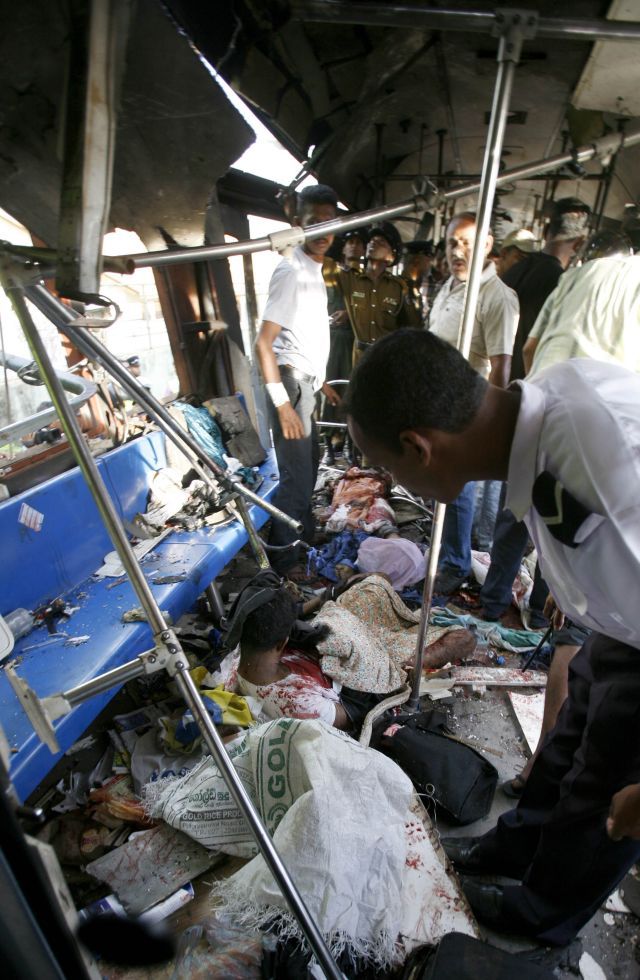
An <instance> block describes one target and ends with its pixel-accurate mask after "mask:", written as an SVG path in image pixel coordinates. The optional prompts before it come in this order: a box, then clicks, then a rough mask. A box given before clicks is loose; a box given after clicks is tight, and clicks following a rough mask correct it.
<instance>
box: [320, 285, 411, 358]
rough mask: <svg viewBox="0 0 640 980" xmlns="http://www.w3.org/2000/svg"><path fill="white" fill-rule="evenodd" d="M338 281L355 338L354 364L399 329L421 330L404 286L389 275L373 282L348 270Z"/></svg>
mask: <svg viewBox="0 0 640 980" xmlns="http://www.w3.org/2000/svg"><path fill="white" fill-rule="evenodd" d="M338 281H339V284H340V288H341V290H342V295H343V296H344V302H345V306H346V308H347V313H348V314H349V320H350V321H351V326H352V328H353V332H354V335H355V343H354V347H353V363H354V364H356V363H357V362H358V360H359V358H360V357H361V356H362V352H363V351H364V350H366V348H367V347H369V346H370V345H371V344H373V343H374V342H375V341H376V340H379V339H380V338H381V337H385V336H386V335H387V334H388V333H392V332H393V331H394V330H397V329H398V328H399V327H421V326H422V322H421V319H420V314H419V313H418V311H417V310H416V308H415V306H414V305H413V303H412V302H411V298H410V296H409V290H408V288H407V285H406V283H405V282H403V280H402V279H400V278H399V277H398V276H394V275H392V274H391V273H390V272H383V273H382V275H381V276H380V278H379V279H372V278H371V277H370V276H368V275H367V273H366V272H360V271H357V270H355V269H349V270H348V271H347V272H345V271H343V270H341V271H340V272H339V273H338Z"/></svg>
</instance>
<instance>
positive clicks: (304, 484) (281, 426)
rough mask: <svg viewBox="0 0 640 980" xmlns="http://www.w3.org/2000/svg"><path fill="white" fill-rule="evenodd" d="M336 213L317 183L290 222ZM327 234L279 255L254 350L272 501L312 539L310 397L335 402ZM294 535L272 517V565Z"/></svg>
mask: <svg viewBox="0 0 640 980" xmlns="http://www.w3.org/2000/svg"><path fill="white" fill-rule="evenodd" d="M337 212H338V199H337V197H336V194H335V192H334V191H333V190H332V189H331V188H330V187H326V186H325V185H323V184H316V185H314V186H311V187H305V188H304V190H303V191H302V192H301V193H300V195H299V203H298V217H297V219H296V223H297V224H299V225H300V226H301V227H303V228H305V227H307V226H309V225H315V224H319V223H320V222H322V221H330V220H331V219H332V218H335V217H336V215H337ZM332 241H333V235H325V236H323V237H322V238H315V239H313V240H312V241H308V242H305V244H304V245H302V246H300V245H299V246H297V247H296V248H295V249H294V250H293V254H292V256H291V258H285V259H282V261H281V262H280V263H279V265H278V266H277V267H276V269H275V271H274V273H273V275H272V277H271V282H270V283H269V296H268V298H267V305H266V307H265V309H264V313H263V320H262V325H261V327H260V331H259V333H258V339H257V341H256V354H257V357H258V362H259V364H260V368H261V371H262V376H263V378H264V380H265V384H266V387H267V392H268V394H269V399H270V402H271V406H270V409H271V411H270V416H271V426H272V433H273V443H274V448H275V451H276V457H277V460H278V469H279V472H280V483H279V486H278V489H277V491H276V494H275V496H274V499H273V503H274V504H275V506H276V507H279V508H280V509H281V510H283V511H284V512H285V514H288V515H289V516H290V517H294V518H295V519H296V520H298V521H301V522H302V523H303V525H304V532H303V538H304V540H305V541H308V542H309V543H311V542H312V541H313V533H314V522H313V514H312V511H311V496H312V493H313V488H314V486H315V481H316V476H317V472H318V459H319V453H318V437H317V433H316V427H315V423H314V420H313V413H314V410H315V394H316V392H317V391H319V390H320V389H322V391H323V393H324V395H325V396H326V398H327V400H328V401H329V402H330V403H331V404H332V405H337V404H338V403H339V401H340V399H339V397H338V395H337V393H336V392H335V391H334V389H333V388H331V387H330V386H329V385H327V384H326V383H325V371H326V366H327V358H328V356H329V318H328V313H327V289H326V286H325V284H324V278H323V275H322V262H323V259H324V257H325V255H326V253H327V251H328V249H329V247H330V246H331V243H332ZM295 538H296V534H295V532H294V531H293V530H292V529H291V528H288V527H286V526H285V525H284V524H282V523H281V522H280V521H274V522H273V524H272V529H271V536H270V543H271V544H272V545H274V546H276V547H282V548H284V549H286V550H283V551H282V552H277V553H275V555H276V557H273V558H272V562H271V563H272V565H273V567H274V568H276V569H277V570H278V571H279V572H285V571H286V570H287V569H288V568H290V567H291V566H292V565H294V564H295V562H296V557H297V556H296V554H295V549H289V548H287V546H288V545H290V544H291V542H293V541H294V540H295Z"/></svg>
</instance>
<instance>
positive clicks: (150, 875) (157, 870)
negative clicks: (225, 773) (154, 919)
mask: <svg viewBox="0 0 640 980" xmlns="http://www.w3.org/2000/svg"><path fill="white" fill-rule="evenodd" d="M216 860H218V857H217V855H215V854H212V853H211V852H210V851H208V850H207V849H206V848H205V847H202V845H201V844H198V843H197V842H196V841H193V840H191V838H189V837H187V836H186V834H183V833H181V831H179V830H175V829H174V828H173V827H168V826H167V825H166V824H161V825H160V826H158V827H154V828H153V829H152V830H146V831H143V832H142V833H140V834H136V835H135V836H134V837H131V838H130V839H129V840H128V841H127V843H126V844H123V845H122V847H118V848H116V850H115V851H111V852H110V853H109V854H106V855H104V857H101V858H98V859H97V860H96V861H92V862H91V863H90V864H88V865H87V869H86V870H87V871H88V872H89V874H91V875H93V876H94V878H98V879H99V880H100V881H104V882H106V883H107V884H108V885H109V886H110V887H111V888H112V889H113V891H114V892H115V894H116V895H117V897H118V899H119V900H120V902H121V903H122V905H123V907H124V909H125V911H126V912H129V913H130V914H131V915H139V914H140V913H141V912H145V911H146V910H147V909H149V908H151V906H153V905H156V904H157V903H158V902H161V901H163V899H165V898H167V897H168V896H169V895H172V894H173V893H174V892H175V891H176V889H178V888H180V887H181V886H182V885H186V884H187V882H189V881H191V879H192V878H195V877H196V876H197V875H199V874H202V872H203V871H206V870H207V868H210V867H211V866H212V864H214V863H215V862H216Z"/></svg>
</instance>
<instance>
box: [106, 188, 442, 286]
mask: <svg viewBox="0 0 640 980" xmlns="http://www.w3.org/2000/svg"><path fill="white" fill-rule="evenodd" d="M425 207H426V201H425V199H424V198H422V197H413V198H410V199H409V200H406V201H400V202H399V203H398V204H389V205H386V206H385V207H379V208H372V209H371V210H369V211H361V212H360V213H359V214H356V215H345V216H344V217H340V218H332V220H331V221H323V222H322V223H321V224H318V225H310V226H309V227H308V228H297V227H295V228H291V229H283V232H279V233H277V234H276V235H273V236H267V237H266V238H255V239H252V240H249V241H246V242H232V243H229V244H224V245H195V246H191V247H185V248H172V249H162V250H161V251H155V252H137V253H135V254H133V255H125V256H119V258H120V259H122V260H123V261H127V262H131V263H132V264H133V267H134V268H136V269H144V268H148V267H152V268H155V267H157V266H161V265H175V264H179V263H182V262H202V261H206V260H207V259H224V258H228V257H229V256H231V255H247V254H250V253H253V252H266V251H269V250H275V251H278V249H279V248H280V247H284V246H285V245H286V244H287V239H290V242H291V244H302V242H306V241H312V240H313V239H314V238H322V237H324V236H325V235H333V234H335V233H336V232H340V231H348V230H349V229H350V228H361V227H362V225H368V224H371V223H372V222H374V221H380V220H382V219H383V218H401V217H402V216H403V215H405V214H411V213H412V212H413V211H419V210H421V209H424V208H425Z"/></svg>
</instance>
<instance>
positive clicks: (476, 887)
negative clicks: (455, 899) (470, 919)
mask: <svg viewBox="0 0 640 980" xmlns="http://www.w3.org/2000/svg"><path fill="white" fill-rule="evenodd" d="M460 884H461V886H462V890H463V892H464V894H465V897H466V899H467V901H468V903H469V905H470V906H471V911H472V912H473V914H474V915H475V917H476V919H477V920H478V921H479V922H481V923H482V924H483V925H485V926H488V927H489V928H490V929H495V931H496V932H507V933H511V934H514V933H515V934H516V935H518V936H521V937H527V938H528V939H533V940H534V941H535V930H534V929H533V928H532V926H531V924H530V923H527V922H524V921H522V919H520V917H519V916H518V915H516V914H515V912H513V911H509V910H508V909H506V908H505V901H504V888H503V886H502V885H490V884H487V883H483V882H480V881H475V879H473V878H464V877H463V878H461V879H460Z"/></svg>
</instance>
